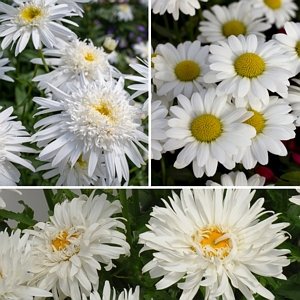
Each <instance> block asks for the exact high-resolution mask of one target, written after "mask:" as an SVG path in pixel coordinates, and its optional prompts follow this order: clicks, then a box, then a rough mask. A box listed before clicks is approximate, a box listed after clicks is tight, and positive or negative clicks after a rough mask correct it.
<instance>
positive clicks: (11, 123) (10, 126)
mask: <svg viewBox="0 0 300 300" xmlns="http://www.w3.org/2000/svg"><path fill="white" fill-rule="evenodd" d="M0 109H1V107H0ZM12 112H13V108H12V107H9V108H7V109H5V110H3V111H1V112H0V174H1V176H0V185H16V183H18V182H19V181H20V175H21V174H20V172H19V171H18V169H17V168H16V167H15V166H14V165H13V164H14V163H17V164H20V165H22V166H24V167H25V168H28V169H29V170H31V171H32V172H34V171H35V170H34V168H33V166H32V164H31V162H29V161H27V160H25V159H23V158H21V152H24V153H34V152H35V151H34V150H33V149H31V148H29V147H26V146H23V145H22V144H23V143H29V142H31V141H32V139H31V137H30V136H29V134H28V133H27V132H26V129H25V127H24V126H22V124H21V122H19V121H15V120H14V119H15V117H13V116H11V114H12Z"/></svg>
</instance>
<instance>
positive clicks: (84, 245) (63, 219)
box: [28, 193, 129, 300]
mask: <svg viewBox="0 0 300 300" xmlns="http://www.w3.org/2000/svg"><path fill="white" fill-rule="evenodd" d="M121 208H122V207H121V204H120V202H119V201H118V200H116V201H114V202H109V201H108V200H107V195H105V194H101V195H97V196H94V193H92V194H91V196H89V197H87V196H86V195H81V196H79V197H78V198H74V199H73V200H71V201H68V200H66V201H64V202H62V203H61V204H56V205H55V207H54V215H53V216H52V217H50V221H49V222H47V223H42V222H40V223H37V224H36V225H35V226H34V230H28V233H29V234H30V236H31V241H32V250H31V253H32V256H33V258H34V261H35V264H34V265H33V267H32V272H33V273H34V280H33V282H34V283H35V284H36V285H37V286H38V287H40V288H43V289H45V290H52V292H53V295H54V299H55V300H57V299H64V298H63V297H71V298H72V299H81V295H82V294H84V295H90V293H91V291H92V289H93V290H97V289H98V284H99V278H98V273H97V271H98V270H101V269H102V268H103V267H104V268H105V270H107V271H109V270H111V269H112V268H113V267H114V264H113V262H112V260H115V259H118V258H119V257H120V256H121V255H129V245H128V243H127V242H126V236H125V235H124V234H123V233H122V232H121V231H120V229H121V230H124V229H125V225H124V224H123V223H122V222H121V221H120V220H119V219H120V218H118V217H115V216H114V215H115V214H118V213H120V212H121Z"/></svg>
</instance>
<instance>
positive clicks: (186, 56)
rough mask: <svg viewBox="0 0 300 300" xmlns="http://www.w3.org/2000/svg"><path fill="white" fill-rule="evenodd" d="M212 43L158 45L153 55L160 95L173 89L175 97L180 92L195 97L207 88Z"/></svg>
mask: <svg viewBox="0 0 300 300" xmlns="http://www.w3.org/2000/svg"><path fill="white" fill-rule="evenodd" d="M208 50H209V47H208V46H204V47H201V43H200V41H194V42H184V43H183V44H179V45H178V46H177V48H175V47H174V46H173V45H172V44H170V43H167V44H160V45H158V46H157V48H156V51H155V55H154V56H153V58H152V62H153V64H154V73H153V82H154V84H155V85H156V87H157V94H158V95H159V96H161V95H166V94H167V93H168V92H170V91H172V93H173V96H174V98H175V97H177V96H178V95H180V94H183V95H185V96H186V97H191V95H192V93H193V92H198V91H201V90H202V89H203V87H202V84H203V83H204V81H203V76H205V74H206V73H207V71H208V70H209V69H208V65H207V57H208Z"/></svg>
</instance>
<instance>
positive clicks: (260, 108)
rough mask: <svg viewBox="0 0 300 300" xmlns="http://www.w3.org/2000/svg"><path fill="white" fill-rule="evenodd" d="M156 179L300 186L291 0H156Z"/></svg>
mask: <svg viewBox="0 0 300 300" xmlns="http://www.w3.org/2000/svg"><path fill="white" fill-rule="evenodd" d="M151 3H152V6H151V8H152V16H151V22H152V25H151V29H152V39H151V43H152V51H153V53H152V59H151V66H152V82H151V89H152V91H153V92H152V109H151V112H152V117H151V120H152V149H154V151H153V153H152V185H154V186H206V185H216V184H218V185H223V186H234V185H238V186H245V185H251V186H261V185H278V186H299V185H300V160H299V158H300V156H299V153H300V152H299V151H300V132H299V124H300V123H299V116H300V114H299V112H300V110H299V108H300V93H299V91H300V87H299V84H300V78H299V72H300V50H299V49H300V48H299V45H300V13H299V4H300V3H299V1H296V0H268V1H267V0H249V1H245V0H240V1H237V0H233V1H228V0H219V1H193V0H187V1H179V0H174V1H171V0H165V1H159V0H153V1H151Z"/></svg>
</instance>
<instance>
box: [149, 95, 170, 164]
mask: <svg viewBox="0 0 300 300" xmlns="http://www.w3.org/2000/svg"><path fill="white" fill-rule="evenodd" d="M167 114H168V110H167V108H166V107H165V106H164V105H163V104H162V103H161V101H159V100H156V101H153V102H152V103H151V159H155V160H160V159H161V154H162V153H163V145H162V144H163V143H164V142H165V141H166V139H167V135H166V130H167V128H168V121H167Z"/></svg>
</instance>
